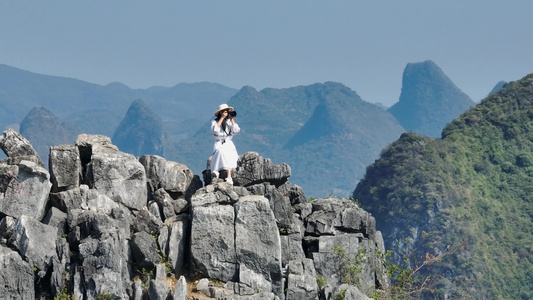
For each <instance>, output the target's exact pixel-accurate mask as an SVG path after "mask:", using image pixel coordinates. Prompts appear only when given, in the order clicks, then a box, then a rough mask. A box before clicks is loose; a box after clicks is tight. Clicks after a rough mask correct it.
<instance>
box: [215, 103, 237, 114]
mask: <svg viewBox="0 0 533 300" xmlns="http://www.w3.org/2000/svg"><path fill="white" fill-rule="evenodd" d="M225 109H227V110H229V111H233V107H231V106H228V105H227V104H225V103H224V104H220V105H219V106H218V109H217V111H215V116H216V115H218V113H219V112H221V111H223V110H225Z"/></svg>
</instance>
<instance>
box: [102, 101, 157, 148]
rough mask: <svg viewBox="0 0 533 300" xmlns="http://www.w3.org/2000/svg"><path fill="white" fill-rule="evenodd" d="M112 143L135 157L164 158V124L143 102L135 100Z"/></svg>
mask: <svg viewBox="0 0 533 300" xmlns="http://www.w3.org/2000/svg"><path fill="white" fill-rule="evenodd" d="M112 141H113V143H114V144H115V145H117V147H118V148H119V149H120V150H121V151H123V152H127V153H131V154H133V155H135V156H142V155H159V156H163V155H164V153H165V151H164V143H165V138H164V132H163V122H162V121H161V118H159V116H157V115H156V114H154V113H153V112H152V111H151V110H150V108H149V107H148V106H147V105H146V104H145V103H144V102H143V101H142V100H140V99H138V100H135V101H133V102H132V103H131V105H130V107H129V109H128V112H127V113H126V115H125V116H124V119H122V121H121V122H120V124H119V125H118V127H117V130H116V131H115V134H114V135H113V138H112Z"/></svg>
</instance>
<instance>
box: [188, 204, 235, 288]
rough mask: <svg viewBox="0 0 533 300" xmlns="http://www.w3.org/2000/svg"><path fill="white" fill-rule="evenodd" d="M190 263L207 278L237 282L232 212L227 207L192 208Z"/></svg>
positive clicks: (233, 217)
mask: <svg viewBox="0 0 533 300" xmlns="http://www.w3.org/2000/svg"><path fill="white" fill-rule="evenodd" d="M191 218H192V223H191V249H190V251H191V262H192V265H193V268H194V269H195V270H198V271H199V272H200V273H201V274H203V275H204V276H206V277H210V278H216V279H218V280H221V281H224V282H227V281H236V275H237V258H236V252H235V225H234V220H235V210H234V209H233V207H232V206H230V205H210V206H193V207H192V215H191Z"/></svg>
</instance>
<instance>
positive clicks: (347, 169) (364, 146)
mask: <svg viewBox="0 0 533 300" xmlns="http://www.w3.org/2000/svg"><path fill="white" fill-rule="evenodd" d="M228 103H229V104H230V105H231V106H234V107H235V109H236V111H237V112H238V115H237V118H236V120H237V122H238V123H239V125H240V127H241V133H239V134H238V135H237V136H235V138H234V142H235V144H236V146H237V150H238V151H239V153H241V154H242V153H245V152H248V151H256V152H259V154H260V155H262V156H265V157H269V158H271V159H272V161H273V162H275V163H281V162H286V163H288V164H289V165H290V166H291V168H292V174H293V175H292V180H293V181H294V183H295V184H298V185H301V186H302V187H303V188H305V189H306V190H308V193H309V194H310V195H312V196H313V195H314V196H317V197H318V196H325V195H327V193H329V192H337V193H338V194H341V195H347V194H348V193H349V191H350V187H353V186H355V184H356V181H357V180H358V179H359V178H362V176H363V174H364V171H365V167H366V165H368V164H370V163H371V162H372V161H373V160H374V159H375V158H377V156H378V155H379V152H380V151H381V149H382V148H383V147H385V146H386V145H388V144H389V143H390V142H392V141H393V140H395V139H397V138H398V137H399V136H400V134H401V133H402V132H404V129H403V128H402V127H401V126H400V125H399V124H398V122H397V121H396V120H395V119H394V117H393V116H392V115H390V114H389V113H387V112H386V111H384V110H382V109H381V108H380V107H378V106H377V105H374V104H371V103H368V102H365V101H363V100H362V99H361V98H360V97H359V96H358V95H357V93H356V92H354V91H353V90H351V89H350V88H348V87H346V86H344V85H343V84H341V83H335V82H326V83H317V84H312V85H308V86H298V87H293V88H286V89H272V88H268V89H263V90H261V91H257V90H255V89H254V88H252V87H243V88H242V89H241V90H240V91H239V92H238V93H237V94H235V96H234V97H232V98H231V100H230V101H229V102H228ZM212 145H213V138H212V136H211V133H210V131H209V126H208V123H206V124H205V125H204V126H203V127H202V129H200V130H199V131H198V132H197V133H196V134H195V135H194V136H193V137H192V138H191V139H190V140H186V141H184V142H183V143H180V144H179V145H176V148H177V149H178V153H179V154H178V160H179V161H180V162H182V163H184V164H186V165H187V166H189V167H190V168H191V169H192V170H193V171H196V172H197V170H199V171H201V170H203V169H204V168H205V163H206V161H207V158H208V157H209V156H210V155H211V150H212Z"/></svg>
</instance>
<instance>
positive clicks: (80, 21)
mask: <svg viewBox="0 0 533 300" xmlns="http://www.w3.org/2000/svg"><path fill="white" fill-rule="evenodd" d="M532 10H533V2H531V1H525V0H520V1H514V0H513V1H494V0H493V1H481V0H473V1H468V2H464V1H459V0H452V1H446V2H423V3H422V2H420V1H415V0H405V1H401V2H387V1H383V0H372V1H369V0H339V1H334V2H322V1H315V0H305V1H304V0H295V1H290V2H285V1H268V2H266V1H245V0H231V1H224V2H220V1H213V0H205V1H201V2H200V1H183V2H182V1H180V2H178V1H167V0H165V1H158V2H140V1H135V2H133V1H128V2H124V1H113V2H109V1H104V0H94V1H90V2H73V1H68V0H56V1H37V0H22V1H8V2H6V1H3V2H0V26H1V27H2V28H3V30H1V31H0V37H1V38H2V41H3V47H2V51H1V53H0V63H1V64H6V65H10V66H13V67H16V68H19V69H23V70H27V71H30V72H34V73H39V74H46V75H53V76H60V77H70V78H75V79H79V80H83V81H87V82H92V83H97V84H102V85H105V84H109V83H112V82H120V83H123V84H125V85H127V86H129V87H131V88H143V89H145V88H148V87H152V86H174V85H176V84H179V83H182V82H187V83H193V82H204V81H206V82H213V83H219V84H222V85H225V86H228V87H231V88H235V89H240V88H241V87H243V86H246V85H249V86H252V87H254V88H256V89H257V90H261V89H263V88H267V87H272V88H287V87H293V86H298V85H310V84H313V83H317V82H326V81H335V82H340V83H342V84H344V85H346V86H348V87H350V88H351V89H353V90H354V91H356V92H357V93H358V94H359V95H360V96H361V98H363V99H364V100H365V101H368V102H373V103H377V102H380V103H383V104H384V105H387V106H390V105H392V104H394V103H395V102H397V101H398V98H399V96H400V92H401V80H402V73H403V70H404V68H405V66H406V65H407V64H408V63H416V62H422V61H425V60H432V61H434V62H435V63H436V64H437V65H438V66H439V67H440V68H441V69H442V70H443V72H444V73H445V74H446V75H447V76H448V77H449V78H450V79H451V80H452V81H453V82H454V84H455V85H457V87H459V88H460V89H461V90H462V91H463V92H465V93H466V94H467V95H469V96H470V97H471V98H472V100H474V101H476V102H477V101H479V100H481V99H482V98H483V97H485V96H486V95H487V94H488V93H489V92H490V91H491V89H492V88H493V87H494V86H495V85H496V84H497V83H498V82H499V81H502V80H503V81H513V80H518V79H520V78H522V77H523V76H525V75H527V74H528V73H532V72H533V56H532V55H531V53H532V52H533V40H532V39H531V38H530V37H529V33H530V32H532V31H533V22H530V20H529V19H530V17H529V13H530V12H531V11H532Z"/></svg>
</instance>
